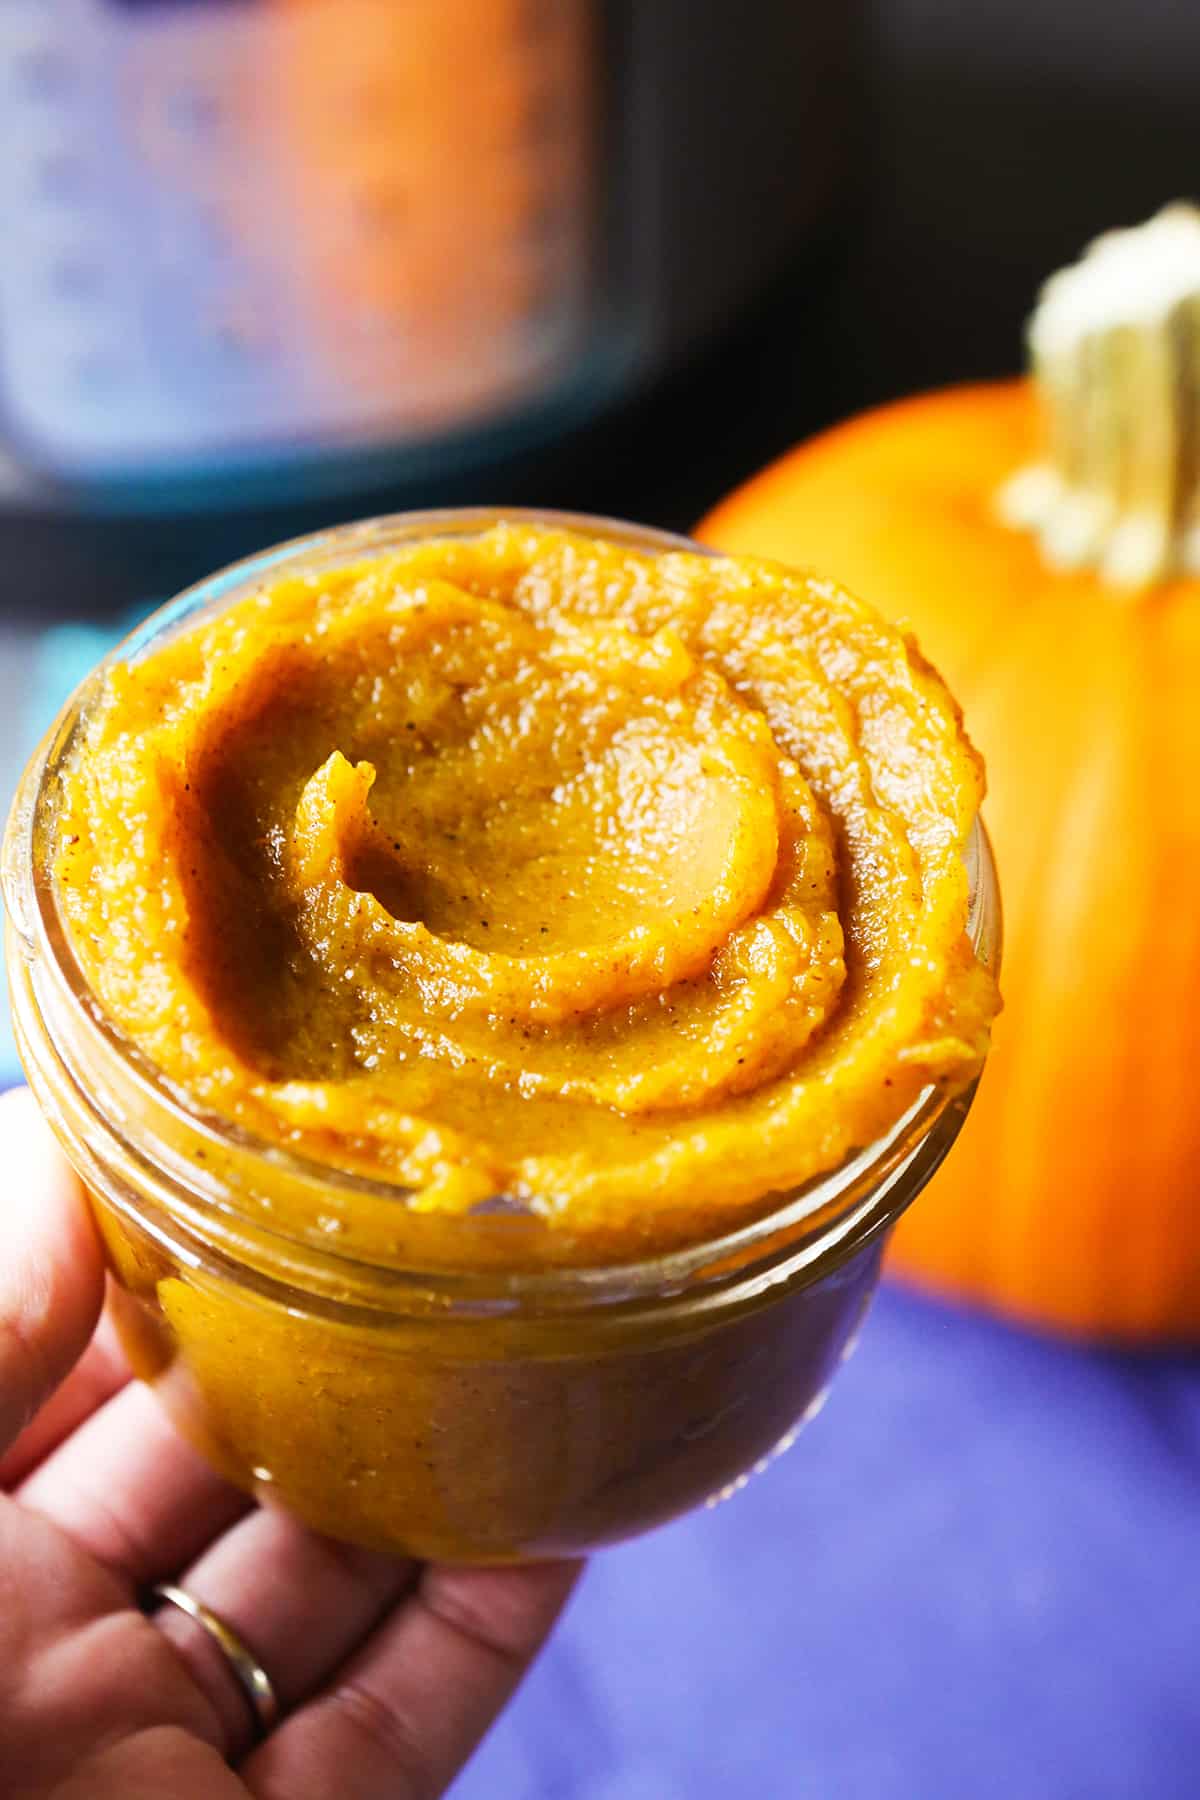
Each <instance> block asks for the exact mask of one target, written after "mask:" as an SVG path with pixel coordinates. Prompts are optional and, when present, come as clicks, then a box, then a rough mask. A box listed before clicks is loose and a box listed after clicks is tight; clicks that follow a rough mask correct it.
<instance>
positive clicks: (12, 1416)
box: [0, 1088, 104, 1453]
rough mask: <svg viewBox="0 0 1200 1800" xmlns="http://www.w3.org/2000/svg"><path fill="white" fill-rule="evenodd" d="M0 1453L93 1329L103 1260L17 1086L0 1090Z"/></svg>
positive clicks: (54, 1152) (78, 1192)
mask: <svg viewBox="0 0 1200 1800" xmlns="http://www.w3.org/2000/svg"><path fill="white" fill-rule="evenodd" d="M0 1166H2V1167H3V1175H2V1176H0V1453H2V1452H3V1451H4V1450H5V1449H7V1447H8V1445H9V1444H10V1443H11V1442H12V1441H13V1439H14V1438H15V1437H16V1436H17V1434H18V1433H19V1432H20V1431H22V1430H23V1429H24V1428H25V1426H26V1425H27V1424H28V1423H29V1421H30V1420H31V1419H32V1418H33V1416H34V1414H35V1413H36V1412H37V1410H38V1408H39V1407H40V1406H42V1405H43V1404H44V1403H45V1401H46V1400H48V1399H49V1397H50V1395H51V1394H52V1393H53V1392H54V1389H55V1388H56V1387H57V1386H58V1384H59V1382H60V1381H61V1380H62V1379H63V1377H64V1376H65V1375H66V1374H67V1373H68V1371H69V1370H70V1369H71V1367H72V1366H73V1364H74V1363H75V1362H76V1361H77V1360H78V1359H79V1357H80V1356H81V1355H82V1353H83V1350H84V1347H85V1346H86V1344H87V1342H88V1339H89V1338H90V1337H91V1335H92V1332H93V1330H94V1329H95V1325H96V1320H97V1318H98V1317H99V1313H100V1306H101V1302H102V1301H103V1298H104V1264H103V1258H102V1256H101V1252H100V1245H99V1242H98V1239H97V1236H96V1230H95V1227H94V1226H93V1224H92V1219H91V1214H90V1213H89V1212H88V1209H87V1204H86V1202H85V1200H84V1197H83V1189H82V1187H81V1186H80V1184H79V1181H78V1179H77V1178H76V1176H75V1174H74V1173H73V1172H72V1170H71V1168H70V1167H69V1165H68V1164H67V1162H66V1161H65V1160H64V1158H63V1156H62V1153H61V1151H60V1150H59V1148H58V1146H57V1144H56V1143H55V1141H54V1139H53V1137H52V1136H51V1134H50V1131H49V1128H48V1127H47V1126H46V1125H45V1124H44V1123H43V1121H42V1119H41V1117H40V1115H39V1113H38V1111H37V1108H36V1107H35V1105H34V1103H33V1099H32V1097H31V1096H30V1094H29V1092H28V1090H27V1089H24V1088H21V1089H18V1090H17V1091H16V1092H15V1093H11V1094H4V1095H0Z"/></svg>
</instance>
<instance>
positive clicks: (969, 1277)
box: [698, 220, 1200, 1340]
mask: <svg viewBox="0 0 1200 1800" xmlns="http://www.w3.org/2000/svg"><path fill="white" fill-rule="evenodd" d="M1197 231H1198V241H1200V220H1198V222H1197ZM1105 241H1106V240H1105ZM1080 266H1081V267H1082V265H1080ZM1047 292H1049V290H1047ZM1196 305H1197V316H1200V302H1197V303H1196ZM1035 349H1036V342H1035ZM1197 371H1200V362H1198V363H1197V364H1196V368H1195V369H1194V370H1193V373H1192V379H1193V380H1196V379H1197ZM1190 399H1191V403H1192V405H1193V412H1192V417H1193V419H1196V418H1200V391H1193V392H1192V394H1191V396H1190ZM1138 417H1139V422H1140V418H1141V415H1140V414H1139V415H1138ZM1052 437H1053V434H1052ZM1042 438H1043V425H1042V409H1041V408H1040V407H1039V403H1038V396H1037V393H1036V391H1035V387H1034V385H1033V384H1032V383H1031V382H1030V381H1016V382H1007V383H1002V384H996V385H986V386H973V387H965V388H959V389H954V390H950V391H948V392H944V393H939V394H933V395H929V396H927V397H923V398H919V399H915V400H910V401H907V402H903V403H901V404H898V405H892V406H888V407H885V408H883V409H882V410H880V411H877V412H874V413H871V414H868V415H867V416H865V417H863V418H860V419H857V420H855V421H853V422H851V423H850V424H847V425H843V426H841V427H840V428H838V429H836V430H833V431H830V432H829V433H827V434H826V435H824V436H823V437H820V438H818V439H816V440H815V441H814V442H812V443H809V444H806V445H804V446H802V447H801V448H799V449H797V450H795V451H793V452H792V453H791V454H790V455H788V456H785V457H784V458H783V459H782V461H780V462H778V463H776V464H775V465H774V466H773V467H771V468H769V469H767V470H766V471H765V472H764V473H763V474H761V475H759V476H758V477H757V478H756V479H754V480H752V481H751V482H750V483H749V484H748V485H747V486H745V487H743V488H742V489H740V490H739V491H738V492H736V493H735V494H734V495H733V496H732V497H731V498H730V499H728V500H726V501H725V502H724V503H723V504H722V505H720V506H719V507H718V508H717V509H716V511H715V512H713V513H712V514H711V515H710V516H709V517H708V518H707V519H706V520H705V521H704V522H703V524H702V525H701V526H700V528H699V533H698V535H699V536H700V537H701V538H702V539H704V540H705V541H706V542H708V543H710V544H713V545H716V546H719V547H720V548H722V549H725V550H731V551H753V552H754V553H755V554H761V555H766V556H771V557H777V558H780V559H782V560H784V561H787V562H791V563H800V564H804V565H808V566H811V567H814V568H817V569H821V570H825V571H828V572H829V573H830V574H834V575H836V576H837V578H838V580H839V581H841V582H843V583H845V584H846V585H847V586H848V587H850V588H851V589H854V590H857V591H858V592H859V593H860V594H862V595H863V596H864V597H866V598H868V599H870V600H871V601H873V602H874V603H875V604H876V605H877V606H879V607H880V608H881V609H882V610H883V611H884V612H886V613H888V614H890V615H891V616H892V617H893V618H896V619H899V620H902V621H904V622H906V623H907V624H909V625H910V626H911V628H912V630H913V632H914V633H915V635H916V637H917V638H918V640H919V642H920V644H921V646H922V648H923V649H924V650H925V651H926V652H927V654H928V655H929V657H930V658H931V660H932V661H933V662H934V663H935V664H936V665H937V666H938V667H939V668H940V669H941V671H942V673H943V674H944V675H945V676H946V678H947V680H948V681H949V684H950V686H951V688H952V689H953V691H954V692H955V693H956V695H957V696H958V698H959V700H960V702H961V703H962V705H963V708H964V711H965V714H966V718H967V723H968V727H969V729H970V732H971V735H972V737H973V738H974V740H975V742H976V743H977V744H978V746H979V747H980V749H981V750H982V751H983V754H984V757H985V760H986V763H987V768H988V778H989V793H988V801H987V806H986V809H985V817H986V819H987V823H988V826H989V829H990V832H991V834H992V838H993V841H994V844H995V848H996V855H997V862H998V866H999V869H1000V877H1001V885H1002V889H1003V893H1004V901H1005V922H1006V924H1005V959H1004V977H1003V986H1004V990H1005V1001H1006V1012H1005V1016H1004V1018H1003V1019H1002V1020H1001V1021H1000V1027H999V1029H998V1030H997V1033H996V1039H995V1048H994V1050H993V1053H992V1057H991V1061H990V1065H989V1068H988V1071H987V1074H986V1077H985V1080H984V1082H983V1085H982V1087H981V1089H980V1093H979V1097H978V1100H977V1102H976V1105H975V1108H974V1110H973V1113H972V1116H971V1118H970V1120H969V1122H968V1124H967V1127H966V1129H965V1131H964V1133H963V1136H962V1138H961V1140H960V1143H959V1146H958V1148H957V1150H956V1152H955V1154H954V1155H953V1156H952V1157H951V1158H950V1159H949V1162H948V1163H947V1165H946V1167H945V1168H944V1169H943V1171H942V1172H941V1174H940V1175H939V1176H938V1177H937V1179H936V1181H935V1182H934V1184H933V1185H932V1187H931V1189H930V1190H929V1192H928V1194H927V1195H926V1196H925V1197H923V1198H922V1200H921V1201H920V1203H919V1204H918V1205H917V1206H916V1207H915V1208H914V1209H913V1211H912V1212H911V1213H910V1214H909V1215H908V1216H907V1217H906V1218H905V1219H904V1220H903V1221H902V1223H901V1226H900V1229H899V1230H898V1232H897V1234H896V1240H895V1245H894V1250H893V1267H894V1268H896V1269H897V1270H900V1271H902V1272H903V1273H904V1274H905V1275H907V1276H910V1277H912V1278H914V1279H915V1280H917V1281H918V1282H921V1283H924V1284H927V1285H929V1286H932V1287H935V1288H938V1289H940V1290H943V1291H948V1292H950V1293H952V1294H956V1295H960V1296H966V1297H970V1298H973V1299H976V1300H980V1301H984V1302H987V1303H989V1304H991V1305H993V1306H995V1307H996V1308H998V1309H1000V1310H1003V1311H1005V1312H1007V1313H1010V1314H1012V1315H1015V1316H1017V1317H1019V1318H1022V1319H1025V1320H1029V1321H1035V1322H1038V1323H1041V1324H1047V1325H1053V1326H1057V1327H1060V1328H1065V1329H1067V1330H1070V1331H1073V1332H1088V1333H1098V1334H1104V1335H1108V1336H1114V1337H1120V1338H1126V1339H1134V1340H1136V1339H1143V1338H1148V1337H1152V1336H1153V1337H1173V1338H1188V1337H1192V1338H1194V1337H1197V1336H1200V1094H1198V1092H1197V1089H1198V1086H1200V701H1198V696H1200V579H1198V578H1196V577H1194V576H1185V577H1176V578H1174V579H1171V580H1168V581H1165V582H1161V583H1159V584H1158V585H1156V586H1146V587H1144V588H1143V589H1141V590H1140V591H1137V592H1131V591H1129V590H1128V589H1122V588H1118V587H1115V586H1113V585H1111V584H1110V583H1109V582H1108V581H1106V580H1104V579H1103V578H1102V577H1101V576H1100V575H1099V574H1097V573H1095V572H1093V571H1091V570H1087V569H1075V570H1073V571H1065V570H1057V571H1056V570H1054V569H1052V568H1050V567H1049V566H1048V564H1047V563H1046V562H1045V560H1044V559H1043V555H1042V552H1041V550H1040V549H1039V547H1038V543H1037V541H1036V540H1035V538H1034V537H1033V536H1030V535H1027V534H1026V533H1025V532H1023V531H1020V530H1016V529H1013V528H1012V527H1011V526H1009V525H1006V524H1005V523H1003V522H1002V521H1001V519H1000V517H999V515H998V509H997V494H998V492H1000V491H1001V490H1002V489H1003V488H1004V487H1005V484H1006V483H1008V482H1009V481H1010V478H1011V477H1012V476H1013V475H1014V472H1015V471H1018V470H1020V469H1021V468H1022V467H1023V466H1024V465H1027V464H1029V463H1030V461H1031V459H1034V458H1036V457H1037V456H1038V454H1039V453H1040V448H1041V443H1042ZM1160 438H1161V434H1160ZM1159 450H1160V451H1161V441H1160V442H1159ZM1180 454H1181V455H1182V454H1183V451H1182V449H1181V451H1180ZM1190 454H1192V455H1193V456H1194V454H1195V453H1194V451H1193V452H1190ZM1191 475H1192V477H1193V478H1194V476H1195V463H1194V462H1193V464H1192V469H1191ZM1195 516H1196V514H1195V513H1192V514H1191V515H1190V517H1191V518H1193V519H1194V518H1195Z"/></svg>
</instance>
